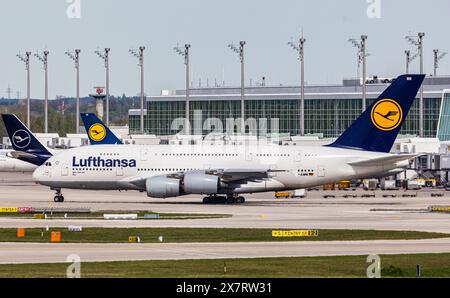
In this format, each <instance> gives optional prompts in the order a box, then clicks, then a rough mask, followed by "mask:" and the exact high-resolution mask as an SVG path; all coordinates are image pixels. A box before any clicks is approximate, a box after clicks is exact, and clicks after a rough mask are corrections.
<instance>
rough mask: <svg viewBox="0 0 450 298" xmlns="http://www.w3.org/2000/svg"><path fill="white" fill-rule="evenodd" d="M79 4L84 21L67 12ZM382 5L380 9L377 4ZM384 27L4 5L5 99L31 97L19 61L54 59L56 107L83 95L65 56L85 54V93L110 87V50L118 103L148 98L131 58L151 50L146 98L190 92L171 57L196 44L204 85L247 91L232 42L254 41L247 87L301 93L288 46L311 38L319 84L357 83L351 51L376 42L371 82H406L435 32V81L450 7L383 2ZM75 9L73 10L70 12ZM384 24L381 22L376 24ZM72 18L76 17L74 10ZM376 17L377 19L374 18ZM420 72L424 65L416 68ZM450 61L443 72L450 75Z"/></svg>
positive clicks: (272, 11) (202, 12) (216, 11)
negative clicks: (414, 57) (105, 55)
mask: <svg viewBox="0 0 450 298" xmlns="http://www.w3.org/2000/svg"><path fill="white" fill-rule="evenodd" d="M71 1H72V2H73V1H80V3H81V10H80V11H79V15H80V18H69V17H68V14H67V9H68V7H69V6H70V5H71V4H70V3H68V2H71ZM371 1H374V0H371ZM379 1H381V10H380V12H379V13H380V15H381V18H369V17H368V14H367V9H368V7H369V6H370V4H368V3H367V0H346V1H336V0H314V1H312V0H311V1H306V0H278V1H269V0H245V1H243V0H220V1H219V0H190V1H187V0H127V1H111V0H109V1H108V0H39V1H36V0H2V1H1V4H0V14H1V16H0V30H1V38H2V43H1V44H2V48H1V50H0V53H1V55H0V97H2V96H6V89H7V87H8V85H10V86H11V88H12V89H13V90H14V97H15V93H16V91H17V90H20V92H21V96H22V97H23V96H24V95H25V69H24V65H23V63H21V62H20V61H19V60H18V58H16V56H15V55H16V54H17V53H18V52H25V51H26V50H30V51H32V52H36V51H38V50H40V51H42V50H44V49H48V50H49V51H50V57H49V80H50V87H49V88H50V97H51V98H54V97H55V96H56V95H66V96H73V95H74V94H75V70H74V68H73V64H72V63H71V61H70V60H69V58H67V57H66V56H65V55H64V52H65V51H66V50H67V49H74V48H80V49H82V53H81V93H82V95H87V94H88V93H90V92H92V90H93V89H92V87H93V86H97V85H104V67H103V64H102V62H101V60H100V59H99V58H98V57H97V56H96V55H95V54H94V50H96V49H97V48H104V47H110V48H111V54H110V56H111V62H110V64H111V94H114V95H122V94H123V93H125V94H127V95H136V94H137V93H138V92H139V72H138V67H137V59H136V58H134V57H132V56H130V54H129V53H128V49H129V48H134V47H138V46H139V45H145V46H146V47H147V49H148V50H146V53H145V59H146V61H145V62H146V64H145V66H146V79H145V84H146V86H145V91H146V93H148V94H159V92H160V90H161V89H182V88H184V64H183V60H182V58H181V57H180V56H178V55H177V54H175V53H174V51H173V50H172V48H173V47H174V46H175V45H177V43H179V44H180V45H182V44H184V43H186V42H189V43H190V44H192V48H191V67H192V76H193V80H194V82H195V85H198V81H199V79H200V78H201V80H202V85H206V81H207V79H208V78H209V82H210V84H213V83H214V80H215V79H217V81H218V82H222V80H223V79H224V80H225V83H226V85H227V86H231V85H237V84H239V82H240V81H239V74H240V73H239V60H238V57H237V54H235V53H233V52H231V51H230V50H229V49H228V48H227V44H228V43H230V42H238V41H239V40H246V41H247V46H246V82H247V83H249V80H250V79H252V80H253V82H256V81H259V80H260V78H261V77H262V76H266V78H267V84H268V85H279V84H283V85H292V84H297V82H298V80H299V79H298V78H299V65H298V62H297V60H296V54H295V52H294V51H293V50H291V49H290V48H289V47H288V46H287V44H286V43H287V42H288V41H289V40H291V38H294V39H297V38H298V37H299V34H300V32H301V30H302V28H303V31H304V35H305V38H306V39H307V43H306V77H307V82H308V83H310V84H325V83H339V82H340V81H341V80H342V78H343V77H353V76H355V75H356V52H355V49H354V48H352V46H351V44H350V43H349V42H348V41H347V40H348V39H349V38H350V37H359V36H360V35H361V34H367V35H368V41H367V47H368V52H370V54H371V55H370V57H369V58H368V73H369V74H370V75H373V74H377V75H379V76H396V75H398V74H400V73H402V72H404V68H405V66H404V64H405V62H404V60H405V58H404V53H403V52H404V50H405V49H407V48H410V46H409V45H408V44H407V42H406V41H405V39H404V36H405V35H407V34H414V35H415V34H417V32H418V31H424V32H426V37H425V70H426V72H427V73H432V71H433V53H432V50H433V48H439V49H443V50H449V51H450V31H449V29H448V28H449V27H448V20H449V17H450V1H448V0H433V1H420V0H395V1H392V0H379ZM71 7H72V8H73V6H71ZM374 15H376V13H375V14H374ZM69 16H70V17H74V16H75V17H76V16H77V11H76V10H75V11H73V10H71V14H69ZM372 16H373V15H372ZM411 68H412V71H414V70H416V71H417V70H418V61H415V62H414V63H413V65H412V66H411ZM31 69H32V74H31V76H32V90H31V94H32V97H34V98H42V97H43V92H44V91H43V90H44V88H43V70H42V65H41V64H40V62H39V61H37V60H36V59H35V58H33V59H32V63H31ZM449 70H450V57H447V58H444V60H442V62H441V68H440V70H439V72H440V73H441V74H443V73H445V74H448V73H450V71H449Z"/></svg>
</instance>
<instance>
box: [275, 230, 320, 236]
mask: <svg viewBox="0 0 450 298" xmlns="http://www.w3.org/2000/svg"><path fill="white" fill-rule="evenodd" d="M318 236H319V230H290V231H272V237H318Z"/></svg>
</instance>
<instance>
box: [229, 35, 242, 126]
mask: <svg viewBox="0 0 450 298" xmlns="http://www.w3.org/2000/svg"><path fill="white" fill-rule="evenodd" d="M244 46H245V41H243V40H241V41H240V42H239V48H238V47H237V46H236V45H234V44H229V45H228V47H229V48H230V49H231V50H232V51H233V52H236V53H238V54H239V59H240V61H241V134H242V135H244V134H245V76H244V74H245V73H244Z"/></svg>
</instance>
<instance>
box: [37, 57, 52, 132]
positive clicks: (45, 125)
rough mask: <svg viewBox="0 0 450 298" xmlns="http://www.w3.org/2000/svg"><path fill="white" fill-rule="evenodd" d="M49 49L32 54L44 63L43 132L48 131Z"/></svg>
mask: <svg viewBox="0 0 450 298" xmlns="http://www.w3.org/2000/svg"><path fill="white" fill-rule="evenodd" d="M49 53H50V52H49V51H47V50H46V51H44V53H43V55H42V56H41V55H39V54H38V53H35V54H34V57H36V58H37V59H38V60H39V61H41V62H42V63H43V65H44V77H45V79H44V84H45V104H44V132H45V133H48V54H49Z"/></svg>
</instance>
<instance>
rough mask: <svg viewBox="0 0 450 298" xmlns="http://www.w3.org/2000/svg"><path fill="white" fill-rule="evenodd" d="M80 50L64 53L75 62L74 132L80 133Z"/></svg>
mask: <svg viewBox="0 0 450 298" xmlns="http://www.w3.org/2000/svg"><path fill="white" fill-rule="evenodd" d="M80 52H81V50H80V49H75V53H71V52H69V51H67V52H66V53H65V54H66V55H67V56H68V57H69V58H70V59H72V61H73V62H74V63H75V69H76V115H75V118H76V124H75V125H76V127H75V132H76V133H80Z"/></svg>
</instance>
